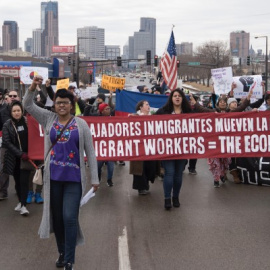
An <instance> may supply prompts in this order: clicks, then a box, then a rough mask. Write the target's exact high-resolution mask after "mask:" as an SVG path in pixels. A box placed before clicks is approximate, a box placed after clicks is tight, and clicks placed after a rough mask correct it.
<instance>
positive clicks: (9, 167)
mask: <svg viewBox="0 0 270 270" xmlns="http://www.w3.org/2000/svg"><path fill="white" fill-rule="evenodd" d="M42 81H43V79H42V78H41V77H39V76H38V77H35V78H34V80H33V83H32V85H31V86H30V88H29V90H27V92H26V94H25V96H24V98H23V102H21V97H20V96H19V92H18V91H16V90H13V89H11V90H3V89H0V130H1V133H2V134H1V135H2V145H1V152H0V200H6V199H8V187H9V182H10V176H13V179H14V183H15V190H16V194H17V197H18V204H17V205H16V206H15V208H14V210H15V211H18V212H19V213H20V214H21V215H22V216H28V215H29V214H30V213H29V210H28V209H27V204H30V203H32V202H36V203H37V204H43V203H44V207H43V215H42V222H41V226H40V229H39V234H40V236H41V237H42V238H46V237H48V236H49V233H50V231H51V229H53V231H54V233H55V236H56V243H57V247H58V251H59V258H58V259H57V261H56V266H57V267H65V269H72V265H73V264H74V262H75V259H74V254H75V246H76V244H77V243H79V242H80V243H82V242H83V235H82V234H81V229H80V225H79V215H78V213H79V207H80V200H81V198H82V197H83V196H84V194H85V186H86V184H85V181H86V179H87V177H86V173H89V174H91V177H90V179H91V182H92V186H93V189H94V191H97V189H98V186H99V182H100V181H101V179H102V173H105V172H104V168H105V167H106V168H107V173H106V177H107V185H108V186H109V187H113V185H114V180H113V173H114V166H115V162H114V161H110V160H109V159H108V160H107V161H97V160H96V157H95V151H94V149H93V143H92V136H91V132H90V130H89V128H87V125H86V122H85V121H84V120H83V119H82V118H78V117H77V116H100V117H113V116H114V114H115V113H114V108H115V104H113V103H112V93H110V96H109V100H108V102H107V103H106V102H105V100H106V96H105V95H104V94H102V93H100V94H98V95H97V96H96V97H95V98H90V99H88V100H83V99H82V98H81V97H80V91H78V89H75V87H74V86H70V87H69V88H68V89H59V90H58V91H56V92H54V90H53V88H52V86H51V82H50V80H47V81H46V83H45V90H44V89H43V90H41V89H40V86H41V84H42ZM262 86H263V89H264V85H263V84H262ZM234 88H235V85H234V84H232V88H231V91H230V92H229V93H228V94H227V95H221V96H218V95H217V94H216V93H215V91H214V90H213V93H212V95H211V97H210V98H209V102H208V103H207V105H206V106H202V105H201V104H199V102H197V101H196V97H195V96H193V95H192V94H188V93H186V92H185V91H183V89H179V88H177V89H173V90H170V89H166V90H165V91H164V94H166V95H167V96H168V98H167V102H166V104H165V105H164V106H163V107H161V108H159V109H158V110H157V112H156V114H157V115H161V114H186V113H200V112H216V113H230V112H242V111H247V110H253V111H256V112H257V111H260V110H269V109H270V94H268V93H263V97H262V98H261V99H258V100H257V101H255V102H252V103H251V101H250V99H251V96H252V91H253V90H252V89H251V90H250V92H249V93H248V95H247V97H246V98H244V99H241V100H237V99H235V98H234ZM138 90H139V91H140V92H142V93H146V92H148V93H149V89H147V87H145V86H143V87H141V88H138ZM161 92H162V91H161V88H160V87H159V86H156V87H155V88H153V89H152V93H153V94H161ZM47 98H50V99H51V100H52V101H53V105H52V106H50V107H48V106H46V102H47ZM150 105H151V104H149V102H148V101H147V100H146V99H144V98H142V100H141V101H139V102H138V103H137V105H136V107H135V108H134V114H130V115H129V117H132V116H133V115H151V113H150ZM256 112H255V113H256ZM27 114H30V115H32V116H33V117H34V118H35V119H36V120H37V121H38V122H39V123H40V124H41V125H42V126H43V129H44V131H45V132H44V134H45V139H44V141H45V143H44V145H45V150H44V160H34V161H33V162H35V163H36V164H37V165H38V164H42V163H44V164H45V168H44V177H43V179H44V185H43V186H39V185H37V186H33V182H32V178H33V171H34V167H33V168H32V169H29V168H25V167H24V163H25V162H27V161H29V160H30V158H29V156H28V141H29V140H28V136H30V135H29V134H28V125H27V118H26V116H27ZM84 152H85V153H86V156H87V158H88V159H87V160H88V164H86V163H85V160H84ZM196 162H197V160H196V159H192V160H186V159H183V157H181V159H173V160H161V161H132V162H130V174H131V175H133V184H132V188H133V189H135V190H137V192H138V195H139V196H141V195H142V196H145V195H148V194H149V193H150V183H152V184H153V183H154V182H155V179H156V177H157V176H160V177H161V178H162V181H163V192H164V208H165V209H166V210H170V209H171V208H172V207H175V208H179V207H180V198H179V196H180V190H181V187H182V178H183V171H184V170H185V167H186V166H188V170H189V173H190V174H197V171H196ZM119 164H120V165H125V161H122V160H119ZM208 165H209V170H210V171H211V173H212V174H213V184H214V187H215V188H218V187H220V182H222V183H225V182H226V181H227V180H228V179H227V172H230V173H231V175H232V176H233V181H234V182H235V183H236V184H240V183H241V179H240V176H239V174H238V170H237V166H236V159H235V158H209V159H208ZM67 194H68V200H67ZM50 215H52V221H53V222H52V224H49V223H48V221H49V220H50ZM51 226H53V228H51Z"/></svg>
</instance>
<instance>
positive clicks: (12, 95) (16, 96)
mask: <svg viewBox="0 0 270 270" xmlns="http://www.w3.org/2000/svg"><path fill="white" fill-rule="evenodd" d="M8 96H9V97H14V98H15V97H17V95H8Z"/></svg>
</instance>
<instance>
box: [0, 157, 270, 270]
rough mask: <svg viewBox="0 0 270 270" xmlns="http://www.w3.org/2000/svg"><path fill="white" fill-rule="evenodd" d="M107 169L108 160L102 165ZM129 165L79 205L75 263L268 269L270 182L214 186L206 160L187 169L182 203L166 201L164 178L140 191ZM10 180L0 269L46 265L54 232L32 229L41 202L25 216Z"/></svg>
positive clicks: (0, 229)
mask: <svg viewBox="0 0 270 270" xmlns="http://www.w3.org/2000/svg"><path fill="white" fill-rule="evenodd" d="M104 169H106V168H104ZM128 169H129V166H128V162H127V163H126V166H119V165H116V167H115V173H114V177H113V180H114V183H115V185H114V187H112V188H110V187H108V186H107V185H106V181H105V180H106V170H104V172H103V180H102V182H101V187H100V189H99V191H98V192H97V194H96V197H94V198H93V199H92V200H91V201H90V202H89V203H88V204H87V205H85V206H83V207H82V210H81V225H82V228H83V230H84V234H85V237H86V244H85V245H84V246H79V247H78V248H77V253H76V263H75V266H74V269H75V270H88V269H90V270H91V269H95V270H107V269H108V270H118V269H119V270H129V269H132V270H152V269H153V270H166V269H168V270H176V269H177V270H178V269H181V270H199V269H200V270H204V269H206V270H212V269H213V270H216V269H230V270H233V269H235V270H242V269H243V270H249V269H250V270H254V269H269V268H270V256H269V243H270V237H269V235H268V230H269V228H270V218H269V217H270V209H269V205H270V196H269V187H258V186H251V185H244V184H241V185H235V184H233V183H232V181H231V177H230V176H229V181H228V182H226V183H225V184H224V185H222V186H221V187H220V188H219V189H215V188H213V183H212V182H213V181H212V177H211V174H210V172H209V171H208V168H207V163H206V160H199V161H198V164H197V171H198V175H195V176H193V175H189V174H188V172H187V170H186V171H185V172H184V182H183V186H182V190H181V196H180V202H181V207H180V208H179V209H176V208H174V209H172V210H171V211H165V210H164V208H163V191H162V181H161V180H159V179H157V180H156V182H155V183H154V184H153V185H151V193H150V194H149V195H147V196H138V193H137V192H136V191H135V190H132V176H130V175H129V174H128ZM16 204H17V200H16V196H15V192H14V182H13V181H11V184H10V189H9V199H8V200H6V201H1V202H0V220H1V222H0V270H11V269H19V270H21V269H25V270H50V269H56V268H55V264H54V262H55V260H56V258H57V255H58V254H57V249H56V244H55V240H54V236H53V235H52V236H51V237H50V239H48V240H41V239H39V237H38V235H37V231H38V227H39V223H40V219H41V212H42V205H36V204H31V205H29V206H28V209H29V211H30V215H29V216H28V217H22V216H20V214H19V213H18V212H15V211H14V210H13V209H14V207H15V206H16Z"/></svg>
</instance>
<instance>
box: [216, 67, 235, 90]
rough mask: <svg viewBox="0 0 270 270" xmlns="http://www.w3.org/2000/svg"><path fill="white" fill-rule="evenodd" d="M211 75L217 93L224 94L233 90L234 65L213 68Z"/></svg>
mask: <svg viewBox="0 0 270 270" xmlns="http://www.w3.org/2000/svg"><path fill="white" fill-rule="evenodd" d="M211 75H212V80H213V82H214V88H215V93H216V94H217V95H224V94H227V93H229V92H230V91H231V87H232V82H233V75H232V67H224V68H216V69H211Z"/></svg>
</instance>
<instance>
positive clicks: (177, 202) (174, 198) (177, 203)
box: [172, 197, 180, 207]
mask: <svg viewBox="0 0 270 270" xmlns="http://www.w3.org/2000/svg"><path fill="white" fill-rule="evenodd" d="M172 203H173V207H180V202H179V198H177V197H172Z"/></svg>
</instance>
